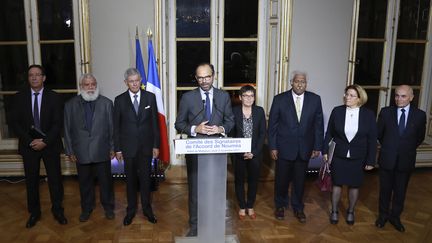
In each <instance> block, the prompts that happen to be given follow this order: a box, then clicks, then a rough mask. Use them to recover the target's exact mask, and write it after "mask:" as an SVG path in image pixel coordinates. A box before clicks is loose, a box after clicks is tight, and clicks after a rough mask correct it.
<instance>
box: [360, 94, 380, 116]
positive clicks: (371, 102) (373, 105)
mask: <svg viewBox="0 0 432 243" xmlns="http://www.w3.org/2000/svg"><path fill="white" fill-rule="evenodd" d="M366 93H367V95H368V101H367V102H366V104H364V107H366V108H369V109H371V110H372V111H373V112H374V113H375V115H377V112H378V101H379V90H377V89H366Z"/></svg>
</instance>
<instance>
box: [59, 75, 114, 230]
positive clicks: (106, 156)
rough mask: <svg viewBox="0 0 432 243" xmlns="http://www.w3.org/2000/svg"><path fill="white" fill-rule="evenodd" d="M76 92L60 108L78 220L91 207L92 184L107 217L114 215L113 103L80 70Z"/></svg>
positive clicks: (83, 217) (92, 80) (93, 192)
mask: <svg viewBox="0 0 432 243" xmlns="http://www.w3.org/2000/svg"><path fill="white" fill-rule="evenodd" d="M79 87H80V93H81V94H80V95H78V96H76V97H74V98H72V99H71V100H70V101H68V102H67V103H66V104H65V108H64V142H65V153H66V155H67V156H68V158H69V160H70V161H72V162H74V163H75V164H76V168H77V172H78V181H79V189H80V195H81V215H80V217H79V221H80V222H86V221H87V220H88V219H89V218H90V214H91V212H92V211H93V209H94V207H95V184H94V181H95V179H96V177H97V179H98V181H99V186H100V201H101V203H102V206H103V207H104V210H105V217H106V218H107V219H114V192H113V182H112V176H111V158H113V157H114V152H113V151H114V144H113V103H112V101H111V100H110V99H108V98H106V97H105V96H102V95H99V88H98V86H97V81H96V78H95V77H94V76H93V75H92V74H89V73H87V74H83V75H82V76H81V78H80V83H79Z"/></svg>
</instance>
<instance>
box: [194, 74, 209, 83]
mask: <svg viewBox="0 0 432 243" xmlns="http://www.w3.org/2000/svg"><path fill="white" fill-rule="evenodd" d="M212 77H213V76H212V75H208V76H205V77H199V76H195V78H196V80H198V81H200V82H202V81H210V79H211V78H212Z"/></svg>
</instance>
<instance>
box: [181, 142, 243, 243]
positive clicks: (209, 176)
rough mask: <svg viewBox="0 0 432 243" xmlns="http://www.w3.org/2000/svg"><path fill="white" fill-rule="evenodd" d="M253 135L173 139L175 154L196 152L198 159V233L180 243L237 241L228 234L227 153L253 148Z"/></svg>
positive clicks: (241, 151) (182, 239)
mask: <svg viewBox="0 0 432 243" xmlns="http://www.w3.org/2000/svg"><path fill="white" fill-rule="evenodd" d="M251 144H252V139H251V138H189V139H176V140H175V141H174V145H175V153H176V154H195V155H196V156H197V160H198V176H197V177H198V183H197V189H198V236H197V237H184V238H177V237H176V239H175V241H176V242H177V243H186V242H187V243H195V242H199V243H203V242H205V243H221V242H238V240H237V237H236V236H235V235H233V236H225V212H226V210H225V207H226V178H227V154H228V153H245V152H250V151H251Z"/></svg>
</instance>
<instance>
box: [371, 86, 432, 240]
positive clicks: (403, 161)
mask: <svg viewBox="0 0 432 243" xmlns="http://www.w3.org/2000/svg"><path fill="white" fill-rule="evenodd" d="M413 98H414V92H413V89H412V88H411V87H410V86H408V85H401V86H398V87H397V88H396V90H395V104H396V106H389V107H384V108H382V109H381V112H380V114H379V116H378V141H379V142H380V144H381V148H380V153H379V159H378V164H379V166H380V167H379V176H380V194H379V215H378V218H377V220H376V221H375V226H376V227H378V228H383V227H384V225H385V224H386V222H387V221H389V222H390V224H392V225H393V227H394V228H395V229H396V230H397V231H399V232H404V231H405V226H404V225H403V224H402V222H401V220H400V215H401V214H402V211H403V207H404V202H405V195H406V190H407V187H408V182H409V179H410V176H411V172H412V171H413V170H414V168H415V162H416V155H417V147H418V146H419V145H420V144H421V143H422V142H423V140H424V138H425V132H426V113H425V112H424V111H422V110H420V109H417V108H416V107H414V106H412V105H411V101H412V100H413Z"/></svg>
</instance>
